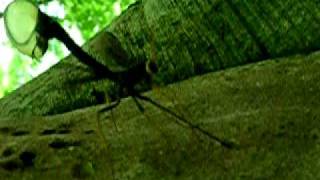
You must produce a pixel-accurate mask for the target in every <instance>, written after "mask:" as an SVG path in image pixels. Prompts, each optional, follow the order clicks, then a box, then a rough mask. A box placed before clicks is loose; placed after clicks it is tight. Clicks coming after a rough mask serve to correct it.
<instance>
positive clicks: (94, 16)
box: [0, 0, 136, 98]
mask: <svg viewBox="0 0 320 180" xmlns="http://www.w3.org/2000/svg"><path fill="white" fill-rule="evenodd" d="M33 1H34V2H35V3H36V4H38V5H43V6H45V7H46V6H48V4H49V3H50V2H52V1H54V0H33ZM135 1H136V0H108V1H104V0H93V1H87V0H58V2H59V4H60V5H61V7H62V8H63V9H64V11H65V17H64V18H62V19H61V18H59V17H57V19H58V21H59V22H60V23H61V24H68V26H70V27H71V26H76V27H78V28H79V30H80V32H81V35H82V37H83V39H84V40H85V41H87V40H89V39H90V38H91V37H92V36H94V35H95V34H96V33H97V32H98V31H100V30H101V29H102V28H104V27H105V26H106V25H108V24H109V23H110V22H111V21H112V20H113V19H114V18H115V17H116V16H117V15H118V14H119V12H121V11H123V10H124V9H126V8H127V7H128V6H129V5H130V4H131V3H133V2H135ZM119 10H121V11H119ZM71 36H72V34H71ZM12 48H13V47H12ZM62 48H63V47H62V45H61V44H60V43H57V42H53V43H50V47H49V50H48V51H50V52H52V53H54V54H55V55H56V57H57V58H58V59H61V58H62V57H63V56H64V55H65V54H64V53H63V50H62ZM37 66H38V63H37V62H36V60H34V61H31V60H30V59H28V58H26V57H24V56H22V55H21V54H20V53H18V52H17V51H15V53H14V56H13V59H12V60H11V62H10V65H9V69H8V71H7V72H8V73H9V82H8V83H4V81H6V77H5V73H4V72H3V71H2V69H1V68H0V98H1V97H3V96H4V95H6V94H8V93H10V92H12V91H13V90H14V89H16V88H18V87H20V86H21V85H22V84H24V83H26V82H27V81H29V80H31V79H32V75H31V74H30V69H31V70H32V69H36V68H37ZM7 76H8V75H7ZM7 79H8V78H7Z"/></svg>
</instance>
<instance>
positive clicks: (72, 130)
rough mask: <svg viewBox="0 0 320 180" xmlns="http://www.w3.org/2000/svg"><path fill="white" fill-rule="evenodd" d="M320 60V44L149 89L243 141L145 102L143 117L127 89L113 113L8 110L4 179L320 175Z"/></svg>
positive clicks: (0, 128) (1, 166) (0, 170)
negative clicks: (224, 142) (14, 113)
mask: <svg viewBox="0 0 320 180" xmlns="http://www.w3.org/2000/svg"><path fill="white" fill-rule="evenodd" d="M319 68H320V53H317V54H313V55H310V56H306V57H304V56H296V57H291V58H287V59H277V60H273V61H266V62H262V63H258V64H253V65H248V66H243V67H238V68H233V69H229V70H226V71H222V72H218V73H211V74H208V75H204V76H201V77H196V78H192V79H190V80H187V81H183V82H181V83H178V84H174V85H171V86H168V87H164V88H161V89H159V92H158V93H148V94H147V95H148V96H150V97H152V98H153V99H156V100H157V101H158V102H160V103H162V104H163V105H165V106H166V107H169V108H170V109H172V110H175V111H176V112H178V113H180V114H181V115H183V116H185V117H187V119H188V120H189V121H191V122H193V123H194V124H198V125H199V126H201V127H202V128H204V129H206V130H208V131H210V132H212V133H214V134H216V135H217V136H219V137H221V138H225V139H229V140H232V141H233V142H236V143H238V144H239V148H238V149H225V148H223V147H221V146H220V145H218V144H217V143H215V142H214V141H212V140H210V139H208V138H207V137H205V136H203V135H202V134H199V133H198V132H197V131H192V130H191V129H188V128H186V127H183V126H181V125H178V124H176V123H175V119H174V118H173V117H171V116H169V115H168V114H166V113H164V112H162V111H160V110H159V109H158V108H155V107H153V106H150V105H148V104H145V103H143V105H144V106H145V108H146V112H145V115H146V116H144V115H143V114H141V113H139V111H138V109H137V108H136V107H135V104H134V102H133V101H132V99H131V98H128V99H124V101H123V102H122V103H121V104H120V106H119V107H117V108H116V109H115V110H114V111H113V119H111V113H110V112H109V113H107V114H104V115H103V116H100V117H98V116H97V113H96V111H97V110H98V109H100V108H101V106H97V107H90V108H87V109H82V110H77V111H73V112H69V113H65V114H61V115H55V116H51V117H29V118H28V117H25V118H22V119H21V118H19V119H14V118H10V119H2V120H1V121H0V133H1V135H0V144H1V146H0V152H1V154H0V175H1V179H21V177H23V178H24V179H43V178H44V177H45V179H159V178H160V177H161V178H162V179H239V178H240V179H261V178H263V179H319V178H320V174H319V168H320V164H319V163H318V162H319V161H320V156H319V152H320V129H319V127H320V124H319V123H320V121H319V120H320V109H319V107H320V102H319V99H320V93H319V92H320V78H319V77H320V71H319ZM163 95H165V96H163ZM170 96H172V97H174V99H171V98H170ZM165 97H166V98H165ZM104 116H107V118H104ZM146 117H149V118H146ZM97 118H99V122H100V127H101V129H100V130H99V128H98V123H97ZM113 120H114V121H115V124H116V126H115V124H114V122H113Z"/></svg>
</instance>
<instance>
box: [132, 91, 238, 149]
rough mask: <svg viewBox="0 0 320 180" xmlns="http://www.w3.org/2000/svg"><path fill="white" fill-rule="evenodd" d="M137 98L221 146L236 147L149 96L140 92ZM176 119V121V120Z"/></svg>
mask: <svg viewBox="0 0 320 180" xmlns="http://www.w3.org/2000/svg"><path fill="white" fill-rule="evenodd" d="M136 97H137V98H139V99H141V100H143V101H146V102H148V103H150V104H152V105H154V106H156V107H158V108H159V109H161V110H162V111H164V112H166V113H168V114H170V115H172V116H174V117H175V118H176V120H177V121H181V122H183V123H184V124H186V125H187V126H189V127H190V128H191V129H195V130H197V131H199V132H200V133H202V134H204V135H206V136H207V137H209V138H210V139H212V140H214V141H216V142H218V143H219V144H220V145H222V146H223V147H225V148H228V149H233V148H237V147H238V145H237V144H235V143H233V142H230V141H227V140H224V139H221V138H219V137H217V136H215V135H213V134H211V133H210V132H208V131H206V130H204V129H202V128H201V127H199V126H198V125H195V124H192V123H191V122H189V121H188V120H187V119H185V118H184V117H182V116H180V115H178V114H176V113H175V112H173V111H171V110H170V109H168V108H166V107H164V106H162V105H161V104H159V103H157V102H155V101H154V100H152V99H151V98H149V97H146V96H143V95H140V94H137V95H136ZM177 121H176V122H177ZM179 124H180V123H179Z"/></svg>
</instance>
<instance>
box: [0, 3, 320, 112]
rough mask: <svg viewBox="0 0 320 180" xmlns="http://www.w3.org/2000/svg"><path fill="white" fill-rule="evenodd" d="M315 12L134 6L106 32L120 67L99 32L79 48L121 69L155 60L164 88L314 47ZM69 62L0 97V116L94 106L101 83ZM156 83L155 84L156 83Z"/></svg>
mask: <svg viewBox="0 0 320 180" xmlns="http://www.w3.org/2000/svg"><path fill="white" fill-rule="evenodd" d="M319 20H320V12H319V5H318V3H317V2H316V1H315V0H306V1H298V0H290V1H284V0H283V1H275V0H273V1H269V0H263V1H259V2H258V1H255V0H250V1H231V0H228V1H222V0H216V1H215V0H207V1H203V0H180V1H174V0H145V1H138V2H137V3H135V4H134V5H132V6H131V7H130V8H129V9H128V10H127V11H126V12H124V13H123V14H122V15H121V16H120V17H119V18H117V19H116V20H115V21H114V22H113V23H112V24H111V25H110V26H109V27H108V28H107V29H108V31H111V32H112V33H113V34H115V35H116V36H117V37H118V38H119V41H120V42H121V44H122V46H123V47H124V49H125V50H126V51H127V53H128V56H129V57H130V58H129V62H128V61H120V62H119V59H117V58H114V56H112V55H110V49H115V50H114V51H117V49H118V48H117V47H113V46H114V45H115V40H112V39H110V38H109V36H108V33H107V32H101V33H99V34H98V35H97V36H96V37H94V38H93V39H92V40H91V41H90V42H89V43H87V45H86V49H87V50H89V51H90V52H91V54H93V55H94V56H95V57H97V58H98V59H99V60H100V61H102V62H104V63H105V64H112V63H110V62H111V61H112V60H114V59H115V61H117V62H118V64H121V65H123V66H130V65H132V64H135V63H136V62H137V61H145V60H146V59H150V58H155V59H156V60H157V62H158V64H159V67H160V72H159V73H158V74H157V75H156V76H155V78H154V79H155V82H156V83H161V84H163V83H164V84H167V83H171V82H176V81H179V80H182V79H186V78H188V77H191V76H194V75H196V74H203V73H205V72H209V71H215V70H219V69H225V68H227V67H232V66H237V65H241V64H245V63H250V62H253V61H260V60H265V59H267V58H272V57H277V56H282V55H289V54H296V53H299V52H301V53H306V52H309V51H312V50H314V49H318V48H319V47H320V41H319V38H320V34H319V33H318V31H319V29H320V23H319V22H320V21H319ZM76 65H78V66H79V64H78V63H77V60H76V59H74V58H73V57H72V56H70V57H67V58H66V59H64V60H62V61H61V62H60V63H59V64H57V65H56V66H54V67H52V68H51V69H50V70H49V71H47V72H46V73H44V74H42V75H40V76H39V77H38V78H36V79H34V80H33V81H31V82H30V83H28V84H26V85H25V86H23V87H22V88H20V89H18V90H16V91H15V92H13V93H11V94H10V95H8V96H7V97H5V98H3V99H1V101H0V108H1V113H0V116H3V117H7V116H11V115H13V114H22V115H23V116H24V115H26V114H32V115H48V114H56V113H63V112H68V111H70V110H72V109H78V108H83V107H88V106H92V105H95V104H98V103H101V102H100V101H99V100H97V98H96V97H95V96H94V95H93V94H94V93H91V92H92V91H93V89H96V90H97V91H99V92H100V94H105V95H106V91H107V89H108V87H109V83H108V81H107V80H104V81H99V82H97V81H90V80H88V81H83V79H84V78H87V79H90V77H92V73H90V72H88V69H86V68H84V67H83V66H81V67H82V68H77V67H76ZM160 79H161V80H160Z"/></svg>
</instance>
